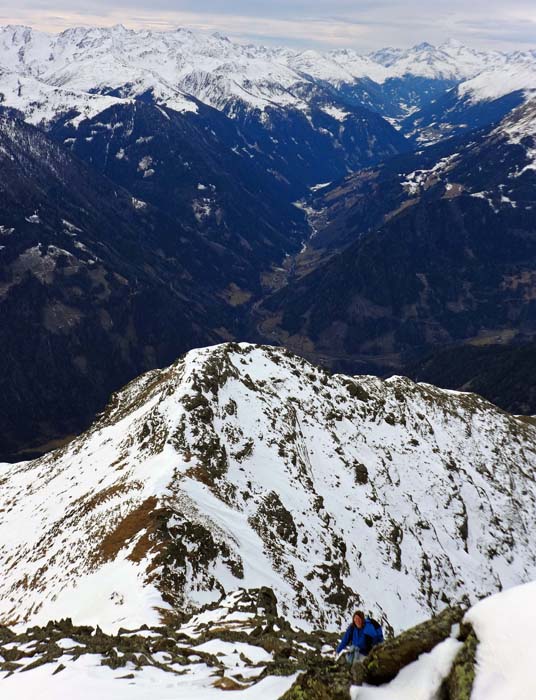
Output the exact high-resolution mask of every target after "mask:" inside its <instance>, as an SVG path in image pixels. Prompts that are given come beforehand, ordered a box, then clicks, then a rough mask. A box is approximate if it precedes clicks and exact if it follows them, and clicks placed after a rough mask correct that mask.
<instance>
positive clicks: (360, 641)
mask: <svg viewBox="0 0 536 700" xmlns="http://www.w3.org/2000/svg"><path fill="white" fill-rule="evenodd" d="M381 642H383V630H382V628H381V625H380V624H379V623H378V622H376V621H375V620H372V619H371V618H369V617H365V615H364V614H363V613H362V612H361V610H357V611H356V612H355V613H354V614H353V616H352V623H351V624H350V626H349V627H348V629H347V630H346V632H345V633H344V636H343V638H342V639H341V642H340V644H339V646H338V647H337V658H339V657H340V655H341V653H342V652H343V651H344V650H346V660H347V662H348V663H349V664H353V663H356V662H357V661H359V660H361V659H362V658H363V657H365V656H366V655H367V654H368V653H369V651H370V650H371V649H372V647H374V646H376V644H380V643H381Z"/></svg>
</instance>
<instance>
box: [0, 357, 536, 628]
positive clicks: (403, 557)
mask: <svg viewBox="0 0 536 700" xmlns="http://www.w3.org/2000/svg"><path fill="white" fill-rule="evenodd" d="M535 454H536V429H535V428H533V427H531V426H530V425H527V424H525V423H524V422H522V421H520V420H518V419H516V418H514V417H512V416H509V415H507V414H505V413H504V412H503V411H500V410H498V409H496V408H495V407H494V406H492V405H491V404H488V403H486V402H485V401H484V400H483V399H480V398H479V397H477V396H473V395H469V394H460V393H457V392H451V391H442V390H439V389H436V388H434V387H431V386H429V385H417V384H414V383H412V382H411V381H409V380H407V379H404V378H402V377H393V378H391V379H389V380H387V381H381V380H380V379H377V378H374V377H346V376H343V375H329V374H328V373H326V372H325V371H323V370H320V369H318V368H316V367H314V366H312V365H310V364H309V363H307V362H305V361H304V360H301V359H300V358H298V357H295V356H293V355H291V354H289V353H288V352H287V351H285V350H281V349H276V348H270V347H262V346H253V345H248V344H239V345H237V344H224V345H220V346H215V347H211V348H204V349H200V350H194V351H191V352H189V353H188V354H187V355H186V356H185V357H183V358H181V359H179V360H178V361H177V362H176V363H175V364H173V365H172V366H171V367H169V368H167V369H164V370H155V371H153V372H150V373H148V374H146V375H144V376H142V377H140V378H139V379H137V380H135V381H133V382H131V383H130V384H129V385H128V386H127V387H125V389H123V390H122V391H121V392H119V393H117V394H116V395H114V396H113V397H112V400H111V402H110V405H109V406H108V408H107V410H106V411H105V413H104V414H103V416H102V417H101V419H100V420H99V421H97V422H96V423H95V425H94V426H93V427H92V428H91V429H90V430H89V431H88V432H87V433H85V434H84V435H82V436H81V437H79V438H77V439H76V440H74V441H73V442H72V443H71V444H70V445H68V446H66V447H64V448H63V449H61V450H58V451H56V452H53V453H51V454H49V455H48V456H45V457H43V458H41V459H38V460H35V461H33V462H26V463H21V464H15V465H1V466H0V478H1V481H2V490H1V495H0V499H1V502H0V533H5V537H3V538H2V539H1V540H0V562H1V564H2V570H3V571H4V574H3V576H2V577H1V578H0V601H1V603H0V622H14V621H16V620H19V621H32V622H33V621H36V622H46V621H48V619H50V618H59V617H63V616H66V615H69V616H70V617H72V618H73V620H77V619H81V618H84V619H85V620H86V621H88V614H89V615H90V616H91V618H92V620H93V623H97V622H98V623H100V624H106V625H108V626H110V625H112V626H113V625H117V624H123V622H124V623H125V624H138V623H139V621H140V619H141V618H142V617H143V619H144V620H145V621H153V622H154V621H157V619H158V615H159V614H160V613H159V611H162V610H165V609H169V607H170V606H171V607H179V608H181V609H188V608H192V607H196V606H200V605H202V604H204V603H207V602H209V601H212V600H216V599H217V598H218V597H219V596H220V595H221V594H222V593H224V592H228V591H231V590H234V589H236V588H237V587H245V588H250V587H256V586H259V585H267V586H270V587H271V588H273V590H274V591H275V593H276V595H277V597H278V599H279V601H280V604H281V607H282V609H283V611H284V612H285V614H286V615H288V616H289V618H290V619H291V620H294V621H296V622H298V621H301V622H300V624H308V623H311V622H312V623H314V624H316V625H322V624H325V625H332V624H334V623H337V624H340V622H341V619H342V618H343V617H344V615H345V613H346V610H347V609H348V608H349V607H351V606H352V605H354V604H358V603H359V604H363V605H365V604H366V605H367V607H373V608H374V609H375V610H377V612H378V615H384V616H386V617H387V619H389V621H390V622H391V624H392V625H393V626H394V627H395V628H401V627H405V626H408V625H409V624H412V623H413V622H414V621H415V620H416V619H423V618H425V617H427V615H428V614H429V612H430V611H437V610H438V609H439V608H441V607H442V606H443V605H444V604H445V603H446V602H447V601H456V600H458V599H459V598H461V597H465V595H468V596H469V597H470V598H472V599H475V598H477V597H479V596H481V595H483V594H485V593H489V592H492V591H495V590H499V589H500V588H501V587H507V586H510V585H514V584H516V583H519V582H522V581H526V580H529V579H530V578H533V577H534V576H536V548H535V545H534V541H533V538H532V534H531V533H532V530H531V526H532V524H533V522H534V520H535V518H536V488H535V486H534V481H533V480H532V477H531V474H532V473H533V471H534V467H535V461H534V459H535V458H534V455H535ZM521 501H522V502H523V509H520V508H519V506H518V504H519V502H521ZM15 503H16V504H17V505H16V508H14V507H12V505H13V504H15ZM400 598H402V599H403V600H404V605H403V606H400ZM88 611H89V613H88Z"/></svg>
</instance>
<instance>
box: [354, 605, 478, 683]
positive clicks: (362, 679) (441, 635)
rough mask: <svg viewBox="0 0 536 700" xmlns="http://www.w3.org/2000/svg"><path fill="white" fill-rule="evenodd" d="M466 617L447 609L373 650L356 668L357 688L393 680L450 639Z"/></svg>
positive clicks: (462, 612) (461, 612)
mask: <svg viewBox="0 0 536 700" xmlns="http://www.w3.org/2000/svg"><path fill="white" fill-rule="evenodd" d="M463 615H464V610H463V609H462V608H460V607H454V608H445V610H443V611H442V612H441V613H440V614H439V615H436V616H435V617H433V618H432V619H431V620H427V621H426V622H423V623H421V624H420V625H416V626H415V627H412V628H411V629H409V630H406V631H405V632H402V634H400V635H398V636H397V637H395V638H394V639H388V640H387V641H385V642H384V643H383V644H380V645H379V646H377V647H376V648H374V649H373V650H372V651H371V652H370V654H369V655H368V656H367V658H366V659H365V660H364V661H363V663H361V664H358V665H356V666H354V668H353V674H352V675H353V682H354V684H355V685H363V683H368V684H369V685H381V684H382V683H388V682H389V681H390V680H392V679H393V678H394V677H395V676H396V675H397V673H398V672H399V671H400V669H401V668H404V666H407V665H408V664H410V663H412V662H413V661H416V660H417V659H418V658H419V656H420V655H421V654H425V653H427V652H429V651H432V649H433V648H434V647H435V646H436V645H437V644H439V643H440V642H442V641H443V640H444V639H446V638H447V637H448V636H450V634H451V631H452V627H453V625H455V624H458V623H459V622H460V621H461V619H462V617H463Z"/></svg>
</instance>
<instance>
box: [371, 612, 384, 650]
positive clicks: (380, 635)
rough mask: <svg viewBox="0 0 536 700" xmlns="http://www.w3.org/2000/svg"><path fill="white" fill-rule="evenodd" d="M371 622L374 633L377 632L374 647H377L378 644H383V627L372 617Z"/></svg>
mask: <svg viewBox="0 0 536 700" xmlns="http://www.w3.org/2000/svg"><path fill="white" fill-rule="evenodd" d="M369 622H370V624H371V625H372V626H373V627H374V631H375V632H376V636H375V638H374V646H376V644H381V643H382V642H383V630H382V626H381V625H380V623H379V622H376V620H373V619H372V617H369Z"/></svg>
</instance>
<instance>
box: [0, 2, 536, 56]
mask: <svg viewBox="0 0 536 700" xmlns="http://www.w3.org/2000/svg"><path fill="white" fill-rule="evenodd" d="M13 23H16V24H29V25H32V26H34V27H36V28H40V29H45V30H48V31H61V30H62V29H65V28H66V27H69V26H73V25H100V26H106V25H112V24H118V23H121V24H124V25H125V26H127V27H131V28H139V27H149V28H153V29H173V28H175V27H177V26H187V27H190V28H192V29H201V30H207V31H221V32H223V33H224V34H227V35H229V36H231V37H232V38H235V39H238V40H241V41H249V40H251V41H255V42H263V43H270V44H273V43H277V44H287V45H292V46H311V47H316V48H330V47H333V46H351V47H354V48H357V49H361V50H370V49H376V48H380V47H382V46H388V45H390V46H410V45H412V44H415V43H418V42H421V41H424V40H426V41H430V42H431V43H437V42H441V41H443V40H444V39H446V38H449V37H453V38H455V39H459V40H460V41H463V42H465V43H467V44H469V45H471V46H475V47H491V48H497V49H512V48H519V49H527V48H529V47H535V48H536V0H471V2H468V0H150V2H149V1H148V0H83V1H82V0H1V5H0V24H13Z"/></svg>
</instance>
